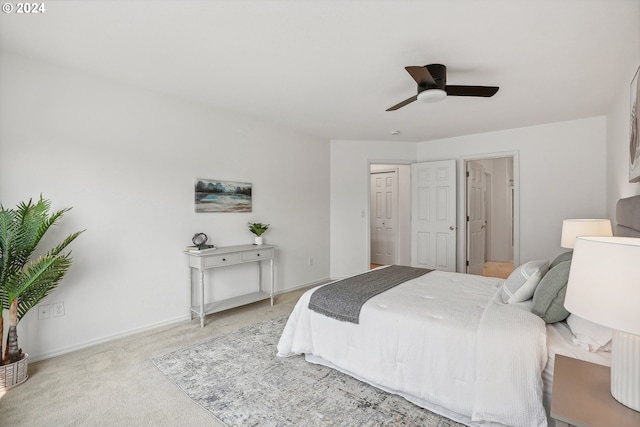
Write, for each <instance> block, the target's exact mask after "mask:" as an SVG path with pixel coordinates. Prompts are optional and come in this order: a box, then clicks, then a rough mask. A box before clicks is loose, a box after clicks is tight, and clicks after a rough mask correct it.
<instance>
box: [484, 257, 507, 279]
mask: <svg viewBox="0 0 640 427" xmlns="http://www.w3.org/2000/svg"><path fill="white" fill-rule="evenodd" d="M512 271H513V262H502V261H489V262H486V263H485V264H484V266H483V267H482V275H483V276H486V277H501V278H503V279H506V278H507V277H509V274H511V272H512Z"/></svg>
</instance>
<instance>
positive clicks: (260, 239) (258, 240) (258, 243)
mask: <svg viewBox="0 0 640 427" xmlns="http://www.w3.org/2000/svg"><path fill="white" fill-rule="evenodd" d="M255 239H256V242H255V244H256V245H261V244H262V236H256V238H255Z"/></svg>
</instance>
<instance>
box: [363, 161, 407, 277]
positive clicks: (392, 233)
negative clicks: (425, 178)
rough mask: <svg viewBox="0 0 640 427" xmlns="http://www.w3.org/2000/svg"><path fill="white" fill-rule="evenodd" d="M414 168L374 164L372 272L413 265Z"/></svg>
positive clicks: (371, 182)
mask: <svg viewBox="0 0 640 427" xmlns="http://www.w3.org/2000/svg"><path fill="white" fill-rule="evenodd" d="M410 184H411V166H410V165H409V164H390V163H384V164H383V163H371V164H370V169H369V195H370V196H369V254H370V255H369V256H370V266H371V268H375V267H378V266H380V265H389V264H397V265H411V221H410V218H411V201H410V198H411V194H410Z"/></svg>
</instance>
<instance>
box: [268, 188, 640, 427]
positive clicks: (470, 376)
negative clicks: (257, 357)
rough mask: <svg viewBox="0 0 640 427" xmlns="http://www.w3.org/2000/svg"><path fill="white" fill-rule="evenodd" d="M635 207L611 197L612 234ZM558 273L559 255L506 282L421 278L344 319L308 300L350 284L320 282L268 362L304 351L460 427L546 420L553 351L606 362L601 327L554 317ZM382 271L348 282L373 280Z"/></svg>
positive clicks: (632, 218) (639, 204)
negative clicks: (614, 202)
mask: <svg viewBox="0 0 640 427" xmlns="http://www.w3.org/2000/svg"><path fill="white" fill-rule="evenodd" d="M638 209H640V196H636V197H634V198H630V199H623V200H620V201H619V203H618V208H617V214H616V220H617V226H616V234H618V235H636V234H634V233H638V231H637V230H638V229H640V224H635V223H634V222H637V218H638V217H639V216H638V215H637V214H635V215H634V214H633V213H632V212H638ZM569 266H570V253H565V254H561V255H560V256H559V257H557V258H556V259H554V260H553V261H551V262H548V261H545V260H535V261H530V262H528V263H525V264H523V266H520V267H519V268H518V269H516V270H515V271H514V273H513V274H512V275H511V276H509V278H508V279H506V280H504V279H498V278H487V277H482V276H474V275H468V274H462V273H449V272H440V271H430V272H425V273H424V274H421V275H419V276H417V277H415V278H411V279H409V280H407V281H404V282H402V283H401V284H398V285H397V286H393V287H391V288H390V289H388V290H385V291H383V292H380V293H378V294H376V295H375V296H373V297H370V299H368V300H367V301H366V302H365V303H364V304H363V305H362V306H361V307H359V314H358V316H357V318H356V319H355V322H354V321H352V320H350V321H347V320H345V319H341V318H340V316H335V315H333V314H332V313H331V312H332V311H333V310H334V309H333V308H332V307H330V308H329V309H326V310H327V311H328V313H327V312H323V311H322V310H318V309H317V307H316V306H315V305H316V304H315V302H314V301H317V300H318V296H317V295H319V294H320V292H323V291H326V290H328V289H330V287H331V286H336V285H337V286H339V285H340V284H341V282H342V284H343V285H345V286H344V287H343V288H350V286H349V285H350V283H346V284H345V283H344V281H345V280H346V281H348V280H352V279H353V277H352V278H347V279H343V280H341V281H336V282H332V283H330V284H326V285H321V286H318V287H316V288H314V289H311V290H309V291H307V292H306V293H305V294H303V296H302V297H301V298H300V300H299V301H298V303H297V304H296V306H295V308H294V310H293V312H292V314H291V316H290V317H289V320H288V322H287V325H286V326H285V329H284V331H283V333H282V336H281V338H280V341H279V343H278V355H279V356H281V357H287V356H291V355H295V354H304V355H305V358H306V360H308V361H309V362H312V363H318V364H322V365H326V366H329V367H332V368H334V369H337V370H339V371H341V372H344V373H346V374H348V375H351V376H353V377H355V378H358V379H359V380H361V381H364V382H367V383H369V384H371V385H373V386H375V387H378V388H380V389H383V390H385V391H387V392H390V393H395V394H398V395H401V396H403V397H404V398H406V399H407V400H409V401H411V402H413V403H415V404H417V405H419V406H421V407H424V408H426V409H429V410H431V411H433V412H436V413H439V414H441V415H443V416H446V417H448V418H451V419H453V420H455V421H458V422H462V423H464V424H466V425H469V426H505V425H506V426H525V425H526V426H541V427H543V426H547V425H553V422H552V421H551V420H550V419H549V416H548V409H547V408H549V407H550V394H551V388H552V383H553V367H554V359H555V355H556V354H562V355H566V356H570V357H574V358H579V359H583V360H588V361H591V362H595V363H600V364H604V365H610V352H609V351H610V349H609V341H610V339H611V331H610V330H608V329H606V328H602V327H599V325H594V324H591V323H589V322H587V321H585V320H583V319H580V318H576V316H574V315H571V314H570V313H568V312H566V310H564V307H563V305H562V300H563V295H564V293H563V287H562V280H563V277H564V283H565V286H566V277H568V270H569ZM394 267H395V266H394ZM388 268H391V267H387V266H385V267H381V268H380V269H377V271H372V272H367V273H364V274H363V275H357V276H354V277H356V278H357V277H358V276H360V279H359V280H360V281H366V280H369V279H371V280H373V278H374V277H375V276H373V275H375V274H381V272H382V273H384V270H385V269H388ZM387 271H391V270H387ZM565 276H566V277H565ZM363 278H365V279H366V280H364V279H363ZM514 282H517V283H516V286H514ZM549 283H552V285H553V286H550V285H549ZM335 289H336V291H337V290H338V289H339V288H338V287H336V288H335ZM549 289H552V291H550V290H549ZM321 290H322V291H321ZM316 292H318V294H317V295H316V296H315V297H314V294H315V293H316ZM325 293H326V292H325ZM558 296H560V297H558ZM341 298H342V297H341ZM310 307H311V308H310ZM541 307H542V308H541ZM563 310H564V311H565V313H563V312H562V311H563ZM336 317H337V318H336ZM558 319H559V320H558Z"/></svg>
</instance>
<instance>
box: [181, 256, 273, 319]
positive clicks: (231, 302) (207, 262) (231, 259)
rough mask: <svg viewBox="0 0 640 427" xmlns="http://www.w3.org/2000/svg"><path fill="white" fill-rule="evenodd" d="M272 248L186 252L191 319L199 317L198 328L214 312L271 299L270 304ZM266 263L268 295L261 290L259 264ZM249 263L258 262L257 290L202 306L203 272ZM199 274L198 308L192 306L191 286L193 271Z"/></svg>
mask: <svg viewBox="0 0 640 427" xmlns="http://www.w3.org/2000/svg"><path fill="white" fill-rule="evenodd" d="M274 248H275V246H273V245H241V246H226V247H222V248H216V249H203V250H201V251H198V252H191V251H185V252H184V253H185V254H186V255H187V256H188V258H189V286H190V288H191V318H192V319H193V315H194V314H197V315H199V316H200V327H201V328H203V327H204V317H205V316H206V315H207V314H211V313H217V312H219V311H223V310H227V309H230V308H234V307H239V306H241V305H245V304H250V303H252V302H256V301H261V300H264V299H267V298H271V305H273V287H274V281H273V280H274V279H273V260H274V251H275V249H274ZM267 260H268V261H269V266H270V268H271V289H270V291H269V293H267V292H264V291H263V290H262V261H267ZM248 262H257V263H258V268H259V279H258V280H259V283H258V290H257V291H256V292H251V293H248V294H244V295H240V296H237V297H233V298H227V299H225V300H221V301H215V302H211V303H208V304H205V301H204V286H205V283H204V272H205V270H208V269H212V268H220V267H226V266H229V265H237V264H244V263H248ZM194 269H196V270H198V271H199V272H200V283H199V285H200V298H199V299H200V305H199V306H197V305H194V298H193V297H194V295H193V294H194V292H193V290H194V284H193V270H194Z"/></svg>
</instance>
